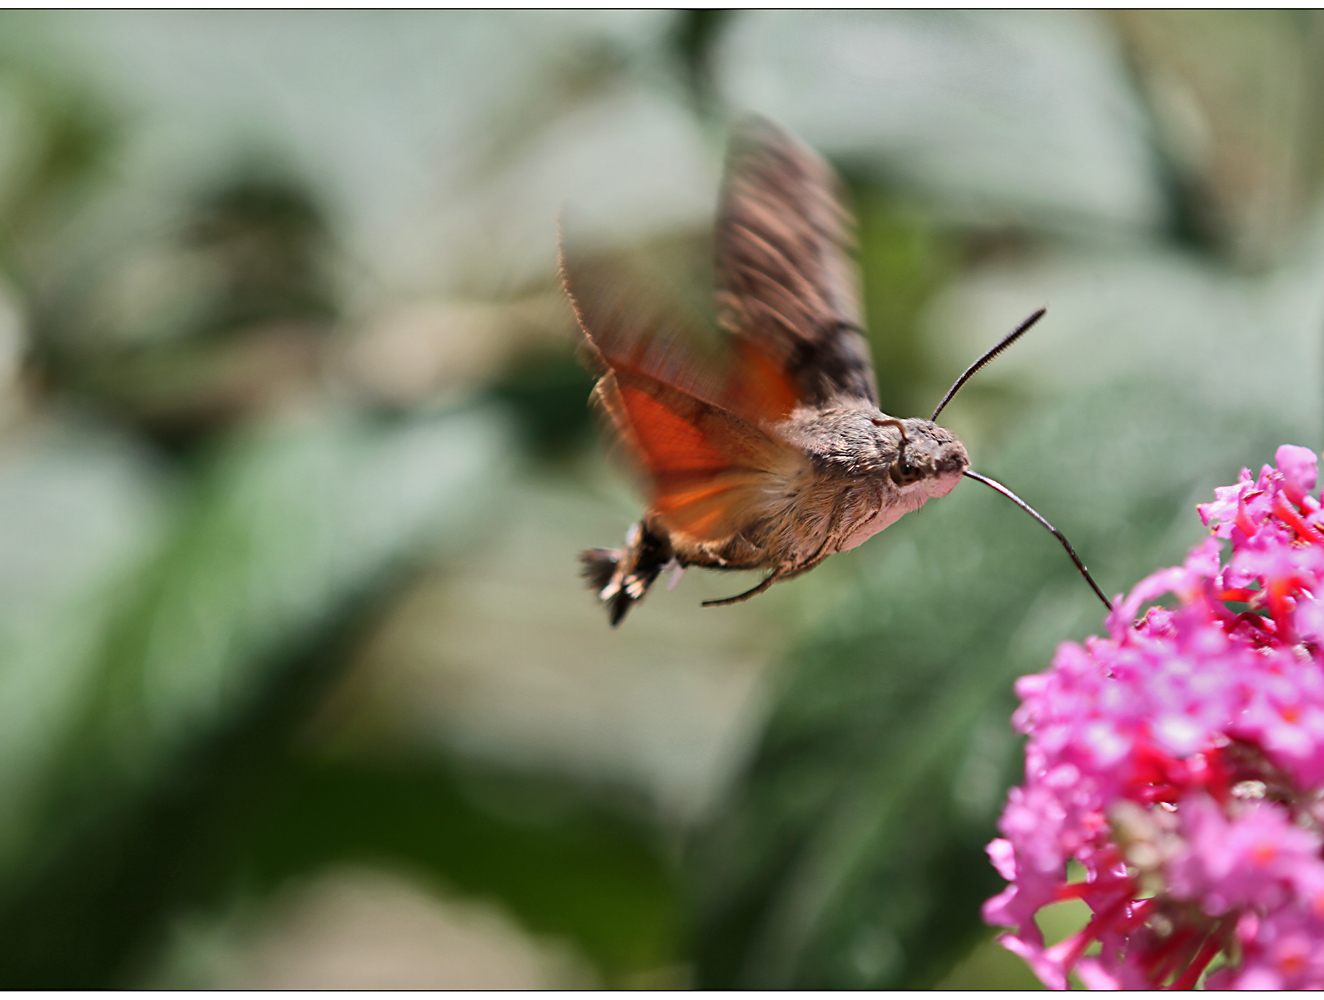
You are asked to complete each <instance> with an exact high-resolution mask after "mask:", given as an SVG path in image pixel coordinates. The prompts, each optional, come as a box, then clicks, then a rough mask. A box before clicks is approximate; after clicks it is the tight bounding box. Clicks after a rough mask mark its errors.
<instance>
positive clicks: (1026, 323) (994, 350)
mask: <svg viewBox="0 0 1324 1000" xmlns="http://www.w3.org/2000/svg"><path fill="white" fill-rule="evenodd" d="M1046 312H1048V309H1047V308H1046V307H1041V308H1039V309H1036V310H1035V311H1034V312H1033V313H1031V314H1030V315H1029V316H1027V317H1026V318H1025V319H1024V320H1022V321H1021V325H1020V326H1018V327H1016V329H1014V330H1012V331H1011V333H1009V334H1007V335H1006V336H1005V337H1003V338H1002V339H1001V340H999V341H998V342H997V343H996V344H994V345H993V346H992V347H991V348H989V349H988V350H987V351H985V352H984V354H983V356H982V357H981V358H980V359H979V360H978V361H976V362H975V363H974V364H973V365H971V366H970V367H969V368H967V369H966V370H965V373H964V374H962V375H961V377H960V378H958V379H957V380H956V381H955V382H953V383H952V387H951V388H950V389H948V390H947V395H945V396H943V397H942V402H941V403H939V404H938V408H937V409H936V410H934V411H933V416H931V417H929V419H930V420H937V419H938V414H939V413H941V412H942V411H943V407H945V406H946V405H947V404H948V403H950V402H951V401H952V397H953V396H955V395H956V391H957V390H958V389H960V388H961V386H963V385H965V384H966V383H967V382H969V381H970V379H972V378H973V377H974V375H975V372H977V371H979V369H981V368H983V367H984V366H985V365H986V364H988V363H989V362H990V361H992V360H993V359H994V358H996V357H997V356H998V355H999V354H1001V353H1002V352H1003V351H1005V350H1006V349H1007V348H1008V347H1010V346H1011V345H1012V344H1014V343H1016V341H1017V340H1019V339H1020V337H1021V334H1023V333H1024V332H1025V331H1026V330H1028V329H1030V327H1032V326H1034V324H1036V323H1038V322H1039V321H1040V320H1041V319H1043V318H1044V313H1046Z"/></svg>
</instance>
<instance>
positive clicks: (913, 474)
mask: <svg viewBox="0 0 1324 1000" xmlns="http://www.w3.org/2000/svg"><path fill="white" fill-rule="evenodd" d="M887 474H888V475H889V476H891V477H892V482H894V483H896V484H897V485H898V486H909V485H910V484H911V483H914V482H917V481H919V479H920V478H921V477H922V475H923V473H921V472H920V471H919V469H917V468H915V467H914V466H913V465H910V464H909V463H908V462H906V460H905V459H904V458H901V459H898V460H897V461H895V462H893V463H892V468H891V469H889V470H888V473H887Z"/></svg>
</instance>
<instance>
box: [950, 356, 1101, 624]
mask: <svg viewBox="0 0 1324 1000" xmlns="http://www.w3.org/2000/svg"><path fill="white" fill-rule="evenodd" d="M1022 332H1023V331H1022ZM965 474H966V475H967V476H969V477H970V478H971V479H974V480H978V481H979V482H981V483H983V484H984V485H985V486H988V487H991V488H992V489H995V490H997V491H998V492H999V493H1001V494H1002V495H1003V496H1004V497H1006V498H1007V499H1008V500H1010V501H1011V502H1012V503H1014V504H1015V505H1016V506H1017V507H1019V508H1020V509H1021V510H1023V511H1025V512H1026V513H1027V514H1029V515H1030V516H1031V517H1032V518H1034V519H1035V520H1036V521H1038V522H1039V523H1040V524H1042V525H1043V526H1044V527H1045V528H1047V529H1048V530H1049V531H1051V532H1052V533H1053V537H1054V538H1056V539H1057V540H1058V541H1059V542H1061V543H1062V548H1064V549H1066V550H1067V555H1069V556H1070V557H1071V561H1072V562H1073V563H1075V564H1076V569H1078V570H1080V575H1081V576H1083V577H1084V578H1085V580H1086V581H1087V582H1088V583H1089V585H1090V586H1091V587H1093V588H1094V593H1096V594H1098V595H1099V600H1101V601H1102V602H1103V606H1104V607H1105V608H1107V609H1108V610H1109V611H1112V609H1113V605H1112V602H1111V601H1109V600H1108V598H1106V597H1104V596H1103V591H1102V590H1100V589H1099V585H1098V584H1097V583H1095V582H1094V577H1092V576H1090V571H1089V570H1087V569H1086V568H1085V564H1084V563H1083V562H1081V561H1080V556H1078V555H1076V550H1075V549H1073V548H1072V547H1071V543H1070V542H1068V541H1067V536H1066V535H1064V534H1062V532H1060V531H1058V530H1057V529H1056V528H1054V527H1053V526H1052V525H1051V524H1049V523H1048V518H1046V517H1044V516H1043V515H1042V514H1040V513H1039V512H1038V511H1037V510H1035V509H1034V508H1033V507H1031V506H1030V505H1029V504H1028V503H1026V502H1025V501H1024V500H1022V499H1021V498H1020V497H1018V496H1017V495H1016V494H1015V493H1013V492H1012V491H1011V490H1009V489H1007V487H1005V486H1003V485H1002V484H1001V483H1000V482H998V481H997V480H996V479H989V478H988V477H987V476H981V475H980V474H979V473H978V472H974V471H972V470H970V469H966V470H965Z"/></svg>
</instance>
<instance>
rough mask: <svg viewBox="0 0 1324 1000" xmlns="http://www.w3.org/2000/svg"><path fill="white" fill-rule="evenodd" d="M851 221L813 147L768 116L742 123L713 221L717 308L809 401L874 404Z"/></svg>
mask: <svg viewBox="0 0 1324 1000" xmlns="http://www.w3.org/2000/svg"><path fill="white" fill-rule="evenodd" d="M851 230H852V224H851V218H850V215H849V213H847V211H846V210H845V208H844V207H843V204H842V194H841V191H840V182H839V180H838V178H837V176H836V174H835V173H834V172H833V171H832V169H831V168H830V167H829V166H828V165H827V164H826V163H824V162H823V160H822V159H820V158H819V157H818V156H817V154H815V153H814V152H813V151H812V150H810V149H809V148H808V147H806V146H804V145H803V144H802V143H801V142H800V141H799V140H798V139H796V138H795V137H794V136H792V135H791V134H790V133H788V132H786V131H785V130H784V129H782V128H781V127H780V126H778V125H776V124H774V123H772V122H770V121H767V120H766V119H761V118H753V119H749V120H747V121H745V122H743V123H741V125H740V126H738V127H737V129H736V132H735V135H734V137H733V139H732V143H731V151H730V153H729V154H728V158H727V166H726V179H725V181H724V184H723V191H722V200H721V205H720V207H719V211H718V221H717V248H716V252H717V280H718V306H719V313H720V316H721V318H722V324H723V326H724V327H725V328H726V329H727V330H728V331H729V332H730V333H731V334H732V335H733V336H734V337H735V338H736V340H737V343H738V344H740V345H741V346H742V348H743V350H744V351H745V352H746V353H747V354H749V355H750V356H755V357H762V358H764V359H766V360H765V361H764V362H763V363H764V365H765V366H775V367H776V368H778V369H779V370H780V371H781V372H782V373H783V377H784V379H786V380H788V381H789V382H790V383H791V384H792V385H793V386H794V392H795V396H796V398H797V400H798V401H799V402H800V403H803V404H806V405H809V406H822V405H824V404H826V403H829V402H831V401H832V400H841V399H852V398H853V399H860V400H865V401H867V402H869V403H871V404H873V405H875V406H876V405H878V388H877V384H876V382H875V380H874V372H873V360H872V358H871V356H870V353H869V345H868V342H867V341H866V340H865V338H864V335H863V333H862V326H861V313H860V295H859V272H858V268H857V266H856V264H855V261H854V259H853V257H852V250H853V247H854V239H853V234H852V231H851Z"/></svg>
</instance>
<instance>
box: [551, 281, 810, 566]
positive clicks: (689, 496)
mask: <svg viewBox="0 0 1324 1000" xmlns="http://www.w3.org/2000/svg"><path fill="white" fill-rule="evenodd" d="M561 276H562V281H563V282H564V284H565V288H566V292H567V294H568V295H569V296H570V302H571V305H572V306H573V307H574V310H575V315H576V318H577V319H578V320H579V325H580V328H581V329H582V330H583V332H584V336H585V340H586V342H587V345H588V348H589V350H590V352H591V353H592V355H593V358H594V361H595V363H596V365H597V367H599V368H600V369H601V370H602V371H603V373H604V374H603V376H602V378H601V379H600V380H599V381H598V384H597V387H596V389H595V394H596V396H597V398H598V401H599V402H600V403H601V404H602V406H603V408H604V409H605V410H606V412H607V414H608V416H609V417H610V418H611V422H612V426H613V428H614V430H615V431H616V433H617V436H618V437H619V438H620V439H621V441H622V442H623V443H624V444H625V445H626V446H627V447H628V448H629V450H630V451H631V452H632V453H633V455H634V457H635V459H636V461H637V462H638V464H639V465H640V466H641V467H642V471H643V472H644V473H645V475H646V476H647V477H648V482H649V487H650V501H651V503H650V508H651V510H652V512H653V513H654V515H655V516H657V517H658V518H659V519H660V520H661V522H662V523H663V525H664V526H665V527H666V528H667V529H668V530H669V531H671V532H672V533H673V534H675V533H677V532H679V533H683V534H685V535H688V536H689V537H690V538H691V539H693V540H694V541H701V542H715V541H721V540H723V539H726V538H729V537H730V536H732V535H734V534H735V533H737V532H738V531H740V529H741V528H743V527H745V526H746V525H748V524H749V523H751V522H752V521H753V520H756V519H757V518H758V517H760V516H761V515H762V514H763V512H764V510H765V508H766V506H767V505H768V503H769V500H770V499H772V498H773V497H774V496H775V495H776V494H777V493H778V486H779V484H783V483H787V482H789V481H790V480H792V479H794V478H795V477H796V476H797V475H799V474H800V472H801V471H803V470H806V469H807V467H808V459H807V458H806V457H805V455H804V453H803V452H801V451H800V450H799V449H798V448H796V447H794V446H793V445H791V444H789V443H788V442H786V441H784V440H783V439H781V438H780V437H779V436H778V435H777V434H776V433H775V431H772V430H770V429H767V428H765V427H762V426H759V424H760V423H761V422H763V415H762V414H760V413H757V412H754V411H753V410H752V409H748V408H751V407H756V406H767V405H769V402H768V400H767V399H763V398H761V397H760V396H759V394H758V393H751V394H749V395H747V396H746V397H744V398H742V399H738V400H737V399H733V398H732V397H731V396H730V386H731V383H730V380H729V379H728V378H727V377H725V375H724V374H723V373H718V372H714V371H713V366H712V364H711V362H709V363H707V364H705V363H704V362H703V361H702V360H701V359H700V358H699V357H698V356H697V355H695V354H694V353H693V352H692V351H691V350H689V349H688V348H687V346H686V343H687V342H686V340H685V338H683V337H682V336H680V334H679V331H677V330H676V329H675V323H674V321H672V322H671V323H670V324H669V325H668V324H667V323H666V322H664V321H663V320H662V319H661V318H660V316H661V314H660V312H659V311H658V310H656V309H650V308H649V306H648V304H647V303H646V301H645V300H643V299H635V300H632V301H629V302H627V301H626V299H625V295H624V293H623V291H622V290H621V289H619V288H615V287H611V288H609V287H598V288H594V289H593V290H592V292H591V293H590V294H588V295H584V296H580V295H576V293H575V290H574V289H573V288H572V280H571V275H570V273H569V271H568V269H567V267H566V265H565V260H564V256H563V257H562V267H561ZM776 395H777V391H776V389H775V383H774V387H773V389H770V390H768V391H767V392H765V393H763V396H773V397H775V396H776ZM731 404H734V405H737V406H739V407H742V408H746V409H744V412H743V415H742V413H737V412H735V411H733V410H732V409H731V408H730V407H731Z"/></svg>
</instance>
